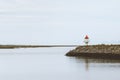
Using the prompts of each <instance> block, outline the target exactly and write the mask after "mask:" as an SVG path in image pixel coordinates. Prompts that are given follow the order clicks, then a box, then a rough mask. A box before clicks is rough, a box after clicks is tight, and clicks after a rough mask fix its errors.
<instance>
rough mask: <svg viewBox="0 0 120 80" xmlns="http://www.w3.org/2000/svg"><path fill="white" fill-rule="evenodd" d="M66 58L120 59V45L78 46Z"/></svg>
mask: <svg viewBox="0 0 120 80" xmlns="http://www.w3.org/2000/svg"><path fill="white" fill-rule="evenodd" d="M66 56H80V57H90V58H109V59H120V45H103V44H101V45H88V46H78V47H77V48H75V49H74V50H71V51H69V52H68V53H67V54H66Z"/></svg>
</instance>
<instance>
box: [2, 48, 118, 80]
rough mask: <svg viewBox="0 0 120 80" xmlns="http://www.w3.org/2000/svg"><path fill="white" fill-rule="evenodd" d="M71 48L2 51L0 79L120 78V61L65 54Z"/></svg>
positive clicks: (69, 79)
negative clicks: (67, 55)
mask: <svg viewBox="0 0 120 80" xmlns="http://www.w3.org/2000/svg"><path fill="white" fill-rule="evenodd" d="M70 49H73V48H36V49H13V50H10V49H5V50H0V80H120V76H119V74H120V61H116V60H102V59H100V60H97V59H85V58H79V57H76V58H75V57H66V56H64V55H65V53H66V52H67V51H69V50H70Z"/></svg>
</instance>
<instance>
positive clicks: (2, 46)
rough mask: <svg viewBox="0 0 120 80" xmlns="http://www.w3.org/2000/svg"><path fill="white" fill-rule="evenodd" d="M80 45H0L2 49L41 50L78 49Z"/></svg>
mask: <svg viewBox="0 0 120 80" xmlns="http://www.w3.org/2000/svg"><path fill="white" fill-rule="evenodd" d="M76 46H78V45H0V49H15V48H39V47H76Z"/></svg>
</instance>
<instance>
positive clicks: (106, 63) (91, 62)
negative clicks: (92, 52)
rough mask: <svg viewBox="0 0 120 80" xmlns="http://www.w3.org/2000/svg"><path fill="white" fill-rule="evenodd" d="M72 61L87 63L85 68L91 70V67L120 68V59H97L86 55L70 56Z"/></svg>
mask: <svg viewBox="0 0 120 80" xmlns="http://www.w3.org/2000/svg"><path fill="white" fill-rule="evenodd" d="M70 61H75V63H78V64H81V63H85V70H86V71H89V70H90V69H89V68H90V67H96V68H108V67H109V68H120V60H118V59H116V60H115V59H96V58H88V57H87V58H86V57H70Z"/></svg>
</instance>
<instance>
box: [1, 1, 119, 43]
mask: <svg viewBox="0 0 120 80" xmlns="http://www.w3.org/2000/svg"><path fill="white" fill-rule="evenodd" d="M86 34H88V35H89V37H90V44H101V43H110V44H111V43H120V37H119V36H120V0H0V44H83V38H84V36H85V35H86Z"/></svg>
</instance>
